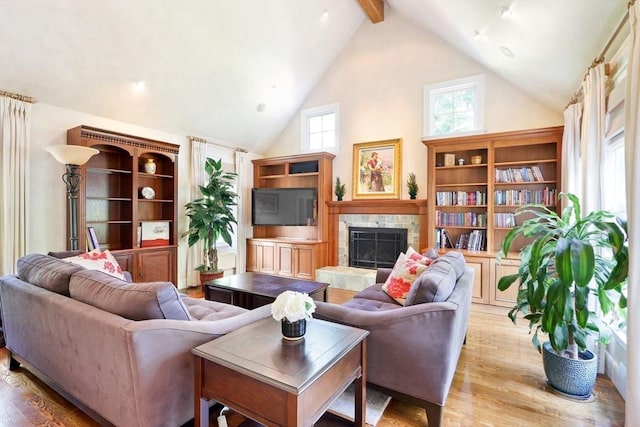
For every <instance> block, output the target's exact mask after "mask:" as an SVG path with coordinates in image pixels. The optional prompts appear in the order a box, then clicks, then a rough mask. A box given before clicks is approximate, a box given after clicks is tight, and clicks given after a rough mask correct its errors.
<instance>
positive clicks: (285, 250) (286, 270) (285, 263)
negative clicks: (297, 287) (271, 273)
mask: <svg viewBox="0 0 640 427" xmlns="http://www.w3.org/2000/svg"><path fill="white" fill-rule="evenodd" d="M276 251H277V252H276V260H277V261H276V263H277V265H276V274H278V275H279V276H286V277H292V276H293V275H294V267H293V266H294V260H293V253H294V249H293V246H292V245H289V244H283V243H278V244H276Z"/></svg>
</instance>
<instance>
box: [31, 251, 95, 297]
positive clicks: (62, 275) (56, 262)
mask: <svg viewBox="0 0 640 427" xmlns="http://www.w3.org/2000/svg"><path fill="white" fill-rule="evenodd" d="M82 270H84V268H82V267H80V266H79V265H74V264H69V263H68V262H64V261H62V260H60V259H57V258H54V257H50V256H48V255H43V254H29V255H25V256H23V257H22V258H20V259H19V260H18V277H19V278H20V280H23V281H25V282H28V283H31V284H32V285H36V286H39V287H41V288H44V289H47V290H50V291H51V292H55V293H57V294H61V295H66V296H69V280H70V279H71V276H72V275H73V274H74V273H77V272H78V271H82Z"/></svg>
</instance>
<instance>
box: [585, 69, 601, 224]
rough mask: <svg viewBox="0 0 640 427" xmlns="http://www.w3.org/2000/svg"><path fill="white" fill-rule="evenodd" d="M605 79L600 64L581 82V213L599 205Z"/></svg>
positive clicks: (598, 207)
mask: <svg viewBox="0 0 640 427" xmlns="http://www.w3.org/2000/svg"><path fill="white" fill-rule="evenodd" d="M606 79H607V76H606V74H605V70H604V64H599V65H597V66H595V67H594V68H592V69H590V70H589V74H588V75H587V77H586V78H585V79H584V82H583V83H582V92H583V96H584V98H583V103H584V112H583V115H582V131H581V133H580V135H581V139H582V141H581V149H580V158H581V165H580V167H581V173H582V182H581V186H580V190H581V191H580V194H579V196H580V200H581V201H582V212H583V213H584V214H587V213H589V212H591V211H594V210H598V209H601V206H602V204H601V203H602V202H601V194H602V191H601V188H600V187H601V184H600V183H601V179H600V178H601V173H600V170H601V164H602V156H603V154H602V151H603V142H604V133H605V125H604V123H605V112H606V91H605V84H606Z"/></svg>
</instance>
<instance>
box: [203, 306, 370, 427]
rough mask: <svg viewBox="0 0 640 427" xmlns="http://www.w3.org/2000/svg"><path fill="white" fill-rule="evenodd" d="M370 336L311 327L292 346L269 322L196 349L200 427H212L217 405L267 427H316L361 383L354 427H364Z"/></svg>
mask: <svg viewBox="0 0 640 427" xmlns="http://www.w3.org/2000/svg"><path fill="white" fill-rule="evenodd" d="M368 334H369V332H368V331H365V330H362V329H357V328H352V327H350V326H344V325H339V324H335V323H330V322H326V321H323V320H319V319H313V320H310V321H308V323H307V333H306V334H305V336H304V339H303V340H300V341H293V342H291V341H286V340H284V339H283V338H282V333H281V330H280V322H276V321H275V320H273V319H271V318H268V319H263V320H260V321H258V322H255V323H253V324H250V325H247V326H244V327H242V328H240V329H238V330H236V331H234V332H231V333H229V334H227V335H225V336H223V337H220V338H218V339H215V340H213V341H210V342H208V343H205V344H202V345H200V346H198V347H196V348H195V349H193V351H192V352H193V354H194V355H195V382H194V384H195V425H196V426H202V427H206V426H208V425H209V420H208V407H209V405H208V400H209V399H215V400H216V401H218V402H220V403H222V404H224V405H226V406H229V407H231V408H233V409H234V410H235V411H237V412H239V413H241V414H243V415H244V416H246V417H248V418H251V419H252V420H254V421H257V422H259V423H261V424H264V425H266V426H274V427H275V426H288V427H294V426H295V427H300V426H309V427H311V426H313V424H314V423H315V422H316V421H318V419H320V417H321V416H322V415H323V414H324V413H325V412H326V410H327V409H328V408H329V406H330V405H331V403H332V402H333V401H334V400H335V399H336V398H337V397H338V396H340V395H341V394H342V392H344V390H345V389H346V388H347V387H348V386H349V384H351V383H352V382H353V381H355V382H356V383H355V425H356V426H364V420H365V408H366V405H365V399H366V391H365V384H366V378H365V359H366V341H365V339H366V336H367V335H368Z"/></svg>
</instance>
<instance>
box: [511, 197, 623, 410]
mask: <svg viewBox="0 0 640 427" xmlns="http://www.w3.org/2000/svg"><path fill="white" fill-rule="evenodd" d="M560 197H567V198H568V199H569V201H570V202H571V205H570V206H568V207H566V208H565V209H564V210H563V212H562V215H561V216H559V215H558V214H557V213H556V212H553V211H551V210H549V209H547V208H546V207H544V206H542V205H528V206H524V207H523V208H521V210H520V212H519V214H520V213H522V212H527V213H528V215H529V216H530V218H529V219H527V220H525V221H524V222H523V223H522V225H519V226H516V227H514V228H513V229H512V230H510V231H509V233H507V235H506V236H505V238H504V241H503V242H502V247H501V250H500V252H499V253H498V262H499V261H500V259H501V258H502V257H503V256H505V254H507V253H509V250H510V248H511V244H512V243H513V241H514V239H515V238H516V237H524V238H529V239H533V240H531V241H530V243H528V244H526V245H525V246H523V247H522V249H521V251H520V267H519V269H518V273H517V274H513V275H508V276H504V277H502V278H501V279H500V280H499V282H498V289H500V290H501V291H504V290H506V289H507V288H509V287H510V286H511V285H513V284H514V283H516V282H519V288H518V297H517V302H516V305H515V306H514V307H513V308H512V309H511V311H510V312H509V318H510V319H511V320H512V321H513V322H514V323H515V322H516V318H517V315H518V313H522V314H523V315H524V319H526V320H527V321H528V322H529V331H530V332H533V338H532V343H533V345H534V347H536V348H537V349H538V351H540V352H541V353H542V354H543V364H544V369H545V374H546V375H547V379H548V382H549V384H550V385H551V386H552V387H553V388H554V389H556V390H558V391H560V392H561V393H563V394H567V395H569V396H571V397H574V398H577V399H585V398H588V397H589V396H591V389H592V388H593V386H594V384H595V380H596V375H597V360H596V355H595V354H593V353H592V352H590V351H589V350H587V346H588V341H587V338H588V337H589V336H597V337H599V339H600V341H601V342H602V343H604V344H606V343H608V342H609V339H610V337H611V334H610V330H609V328H608V324H607V323H606V322H605V321H604V320H603V319H604V318H605V316H607V315H611V314H618V315H620V316H622V317H621V318H624V315H625V314H626V312H625V311H626V305H627V298H626V288H625V284H626V281H627V271H628V243H627V242H628V240H627V239H628V236H627V225H626V222H625V221H624V220H622V219H621V218H619V217H617V216H615V215H613V214H612V213H610V212H608V211H604V210H598V211H594V212H591V213H589V214H588V215H586V216H582V214H581V211H580V201H579V200H578V198H577V197H576V196H575V195H573V194H561V195H560ZM539 332H542V333H544V334H547V336H548V338H549V341H548V342H545V343H543V344H541V343H540V340H539V338H538V333H539Z"/></svg>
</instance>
